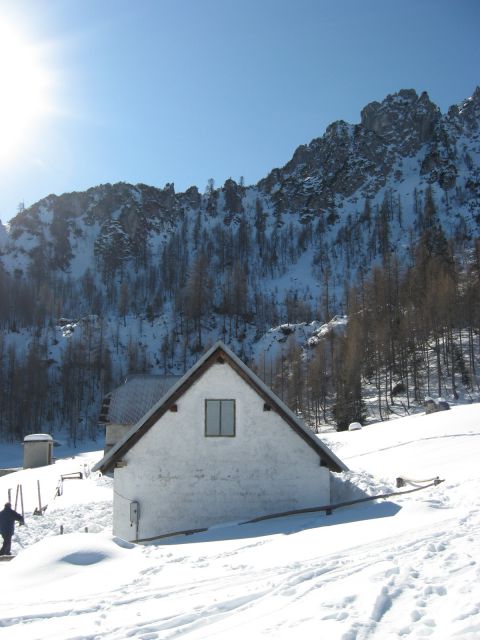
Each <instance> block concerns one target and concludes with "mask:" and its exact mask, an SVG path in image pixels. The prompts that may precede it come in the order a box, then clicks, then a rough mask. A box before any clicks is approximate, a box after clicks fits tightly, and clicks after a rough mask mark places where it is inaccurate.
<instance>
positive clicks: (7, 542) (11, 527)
mask: <svg viewBox="0 0 480 640" xmlns="http://www.w3.org/2000/svg"><path fill="white" fill-rule="evenodd" d="M15 520H16V521H17V522H19V523H20V524H25V521H24V519H23V516H21V515H20V514H19V513H17V512H16V511H14V510H13V509H12V505H11V504H10V502H7V503H6V504H5V508H4V509H3V510H2V511H0V533H1V534H2V538H3V545H2V548H1V549H0V556H9V555H10V547H11V545H12V536H13V532H14V531H15Z"/></svg>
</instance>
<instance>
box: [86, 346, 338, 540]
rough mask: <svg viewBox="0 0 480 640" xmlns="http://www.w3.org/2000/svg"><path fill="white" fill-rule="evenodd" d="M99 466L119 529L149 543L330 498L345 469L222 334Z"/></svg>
mask: <svg viewBox="0 0 480 640" xmlns="http://www.w3.org/2000/svg"><path fill="white" fill-rule="evenodd" d="M94 470H97V471H98V470H99V471H102V472H103V473H107V472H109V471H112V470H113V472H114V502H113V514H114V515H113V533H114V534H115V535H117V536H119V537H121V538H124V539H125V540H129V541H137V542H146V541H150V540H155V539H157V538H161V537H166V536H169V535H173V534H176V533H187V532H191V531H196V530H201V529H205V528H208V527H209V526H211V525H213V524H216V523H221V522H228V521H239V520H244V519H249V518H254V517H257V516H261V515H266V514H269V513H275V512H280V511H287V510H293V509H302V508H308V507H314V506H318V505H323V504H328V503H329V502H330V472H331V471H335V472H340V471H345V470H347V467H346V466H345V465H344V464H343V463H342V462H341V461H340V460H339V459H338V458H337V457H336V456H335V454H334V453H333V452H332V451H330V450H329V449H328V447H326V445H325V444H323V443H322V442H321V440H320V439H319V438H318V437H317V436H316V435H315V434H314V433H313V432H312V431H310V429H308V428H307V427H306V426H304V425H303V423H302V422H301V421H300V419H299V418H298V417H297V416H296V415H295V414H294V413H293V412H292V411H290V409H289V408H288V407H287V406H286V405H285V404H284V403H283V402H282V401H281V400H280V399H279V398H278V397H277V396H276V395H275V394H274V393H273V392H272V391H271V390H270V389H269V388H268V387H267V386H266V385H265V384H264V383H263V382H262V381H261V380H260V379H259V378H258V377H257V376H256V375H255V374H254V373H253V372H252V371H251V370H250V369H249V368H248V367H247V366H246V365H245V364H244V363H243V362H242V361H241V360H240V359H239V358H238V357H237V356H236V355H235V354H234V353H232V351H230V349H228V348H227V347H226V346H225V345H224V344H223V343H221V342H218V343H216V344H215V345H214V346H213V347H212V348H211V349H210V350H209V351H207V353H205V355H204V356H203V357H202V358H201V359H200V360H199V361H198V362H197V363H196V364H195V365H194V366H193V367H192V368H191V369H190V370H189V371H188V372H187V373H186V374H185V375H184V376H183V377H182V378H181V379H180V380H179V381H178V382H177V383H176V384H175V385H174V386H173V387H171V388H170V389H169V390H168V391H167V392H166V394H165V395H164V396H163V398H162V399H161V400H160V401H159V402H158V403H157V404H156V405H155V406H153V408H152V409H151V410H150V411H149V412H148V413H146V414H145V415H144V416H143V417H142V418H141V419H140V420H139V421H138V422H137V424H136V425H134V426H133V427H132V428H131V429H130V430H129V431H128V433H127V434H126V435H125V436H124V437H123V438H121V440H119V441H118V442H117V443H116V444H115V445H114V446H113V447H112V448H111V449H110V451H108V452H107V454H106V455H105V456H104V458H103V459H102V460H101V461H100V462H99V463H98V464H97V465H96V466H95V467H94Z"/></svg>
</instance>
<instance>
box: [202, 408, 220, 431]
mask: <svg viewBox="0 0 480 640" xmlns="http://www.w3.org/2000/svg"><path fill="white" fill-rule="evenodd" d="M205 433H206V435H207V436H219V435H220V400H207V401H206V404H205Z"/></svg>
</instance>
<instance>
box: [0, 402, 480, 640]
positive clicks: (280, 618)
mask: <svg viewBox="0 0 480 640" xmlns="http://www.w3.org/2000/svg"><path fill="white" fill-rule="evenodd" d="M479 425H480V404H473V405H470V406H461V407H455V408H453V409H452V410H451V411H446V412H443V413H441V414H435V415H429V416H425V415H418V416H414V417H409V418H401V419H398V420H392V421H390V422H389V423H388V424H387V425H385V424H375V425H370V426H369V427H366V428H364V429H363V430H362V431H355V432H345V433H339V434H335V433H330V434H326V435H324V436H323V438H324V439H325V440H326V441H327V442H328V444H329V445H330V446H332V447H333V448H334V449H335V451H336V453H337V454H338V455H339V456H340V457H341V458H342V459H343V460H344V461H345V462H346V463H347V464H348V466H349V468H350V469H351V471H350V472H348V473H345V474H342V476H340V477H338V478H337V479H336V480H335V483H334V486H333V492H334V496H335V499H337V500H345V499H348V498H352V497H353V498H355V497H362V496H365V495H366V494H368V495H377V494H378V493H384V492H386V491H392V490H393V491H394V490H395V478H396V477H398V476H406V477H408V478H414V479H417V480H422V479H427V478H432V477H435V476H437V475H438V476H440V478H442V479H444V482H443V483H441V484H440V485H438V486H436V487H432V488H429V489H425V490H421V491H418V492H416V493H411V494H404V495H400V496H395V497H392V498H390V499H388V500H381V501H375V502H368V503H365V504H357V505H355V506H353V507H349V508H344V509H341V510H338V511H335V512H334V513H333V515H331V516H326V515H324V514H323V513H314V514H307V515H298V516H293V517H288V518H280V519H277V520H270V521H265V522H263V523H258V524H255V525H239V524H236V523H228V524H225V525H224V526H218V527H215V528H212V529H211V530H209V531H207V532H205V533H202V534H196V535H192V536H186V537H178V538H172V539H170V540H169V541H168V542H167V543H165V544H162V545H151V546H144V547H141V546H136V545H133V544H128V543H124V542H122V541H120V540H119V539H115V538H113V537H112V535H111V533H110V530H111V499H112V495H111V494H112V487H111V481H110V480H108V479H107V478H99V477H96V476H90V477H89V478H88V479H85V480H81V481H70V482H65V486H64V493H63V495H62V496H61V497H60V498H57V499H56V500H54V501H50V505H49V507H48V509H47V511H46V514H45V516H44V517H33V516H31V515H30V514H29V513H27V526H26V527H24V528H18V530H17V533H16V536H15V538H14V549H15V550H16V551H17V552H18V556H17V558H16V559H14V560H13V561H11V562H10V563H8V564H6V563H2V564H1V565H0V572H1V575H2V579H3V583H4V584H8V585H9V586H8V589H7V590H6V591H5V593H4V595H3V598H2V601H1V603H0V618H1V620H2V622H1V623H0V638H8V639H9V640H20V639H21V640H25V638H28V640H40V638H45V637H51V638H55V639H56V640H67V638H74V637H80V636H81V637H91V638H96V639H97V640H101V639H105V640H120V639H121V638H122V639H123V638H125V637H139V638H140V637H141V638H157V639H158V640H161V639H166V638H172V637H176V636H178V635H182V636H183V637H185V638H189V639H192V640H193V639H200V638H212V637H229V638H244V637H245V636H246V635H248V636H249V637H251V638H253V639H255V640H256V639H260V638H276V639H277V638H282V639H288V640H290V639H292V638H297V637H302V638H305V639H306V640H309V639H313V638H318V637H327V636H328V637H329V638H331V639H332V640H345V639H347V638H349V639H350V638H351V639H353V638H355V639H356V640H366V639H367V638H369V639H371V640H385V639H389V638H399V637H411V638H422V637H434V638H436V639H438V640H451V639H452V638H461V639H462V640H474V639H475V638H477V637H478V633H479V629H480V613H479V608H478V601H479V595H480V592H479V586H478V585H479V583H480V582H479V577H480V576H479V572H478V555H479V551H480V537H479V534H480V532H479V524H478V523H479V512H480V501H479V500H480V499H479V497H478V496H479V495H480V476H479V473H478V464H477V451H478V447H477V446H476V442H477V440H478V438H480V427H479ZM99 455H100V454H99V453H97V454H94V453H89V454H85V455H84V456H81V457H80V458H77V459H71V460H64V461H61V464H60V465H59V467H58V473H60V472H63V470H64V469H65V465H70V468H73V467H74V466H77V467H81V468H84V465H85V464H87V466H88V465H91V464H93V462H94V461H95V460H96V459H98V457H99ZM55 466H56V465H55ZM53 469H55V467H53ZM27 473H28V472H20V474H12V475H10V476H6V477H4V478H0V492H1V493H2V496H5V495H6V490H7V488H8V487H10V486H15V484H16V482H17V481H21V482H22V483H23V484H24V487H25V494H26V495H28V494H29V493H30V494H31V495H32V496H33V501H35V494H36V480H37V479H40V481H41V485H42V486H45V487H46V486H47V484H48V482H49V480H48V477H47V476H50V475H51V474H52V468H50V469H49V468H43V469H37V470H31V471H30V472H29V473H30V475H31V477H30V478H27V476H26V475H25V474H27ZM29 486H31V487H32V490H31V491H30V490H29ZM407 488H409V487H407ZM60 524H63V525H64V527H65V534H66V535H64V536H61V537H60V536H58V531H59V526H60ZM84 527H88V529H89V532H90V533H88V534H86V533H84V532H83V531H84Z"/></svg>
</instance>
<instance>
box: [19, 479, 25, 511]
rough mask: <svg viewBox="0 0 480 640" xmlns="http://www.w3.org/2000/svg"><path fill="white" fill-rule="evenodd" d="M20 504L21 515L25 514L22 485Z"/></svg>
mask: <svg viewBox="0 0 480 640" xmlns="http://www.w3.org/2000/svg"><path fill="white" fill-rule="evenodd" d="M20 506H21V508H22V516H24V515H25V511H24V509H23V487H22V485H20Z"/></svg>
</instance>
